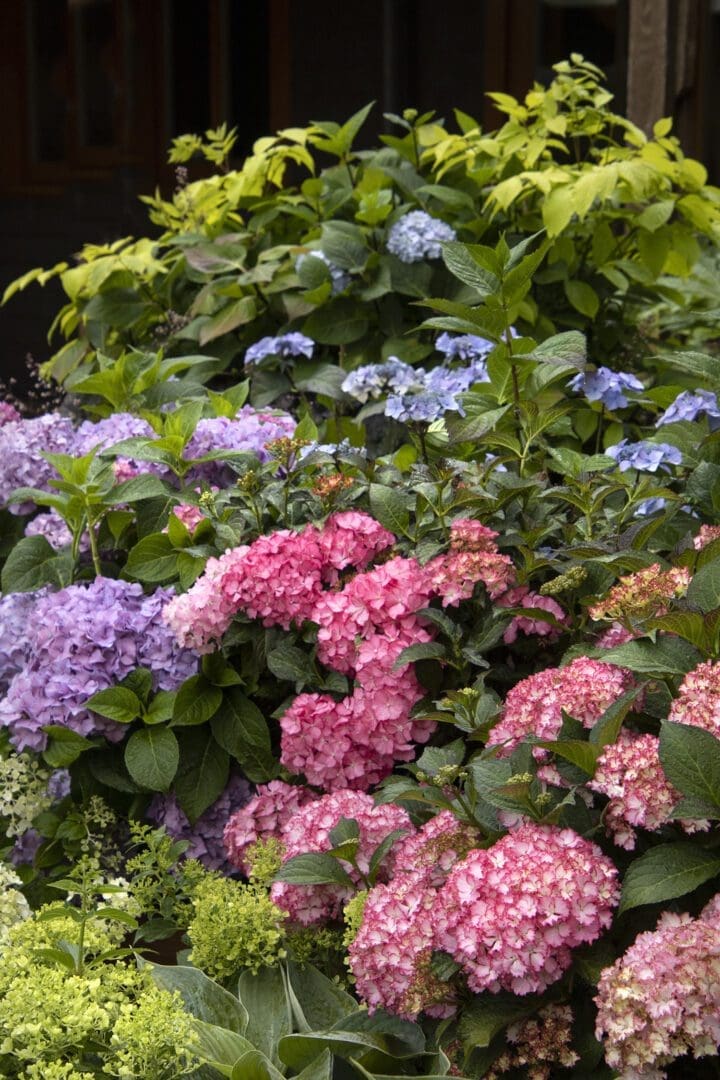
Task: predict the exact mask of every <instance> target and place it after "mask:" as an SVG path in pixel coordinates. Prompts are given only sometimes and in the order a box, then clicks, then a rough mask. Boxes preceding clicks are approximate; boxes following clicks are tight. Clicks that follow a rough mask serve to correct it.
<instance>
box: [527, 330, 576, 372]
mask: <svg viewBox="0 0 720 1080" xmlns="http://www.w3.org/2000/svg"><path fill="white" fill-rule="evenodd" d="M524 359H526V360H527V359H529V360H538V361H539V362H540V363H545V364H560V363H561V364H567V365H572V366H573V367H576V368H577V369H578V371H583V370H584V368H585V360H586V359H587V341H586V339H585V335H584V334H581V333H580V331H579V330H567V331H565V332H564V333H562V334H554V335H553V336H552V337H549V338H546V339H545V341H541V342H540V344H539V345H536V346H535V348H534V349H533V351H532V352H531V353H528V354H527V355H526V356H525V357H524Z"/></svg>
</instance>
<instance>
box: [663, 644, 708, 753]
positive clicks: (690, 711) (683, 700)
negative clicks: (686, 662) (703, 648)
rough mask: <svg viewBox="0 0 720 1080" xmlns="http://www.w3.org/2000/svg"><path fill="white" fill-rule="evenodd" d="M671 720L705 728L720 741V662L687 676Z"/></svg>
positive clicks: (698, 669) (675, 703)
mask: <svg viewBox="0 0 720 1080" xmlns="http://www.w3.org/2000/svg"><path fill="white" fill-rule="evenodd" d="M668 720H670V721H672V723H673V724H692V725H693V726H694V727H700V728H704V729H705V731H709V732H710V733H711V735H715V736H716V737H717V738H720V661H717V660H706V661H705V663H703V664H699V665H698V666H697V667H696V668H695V669H694V670H693V671H690V672H689V673H688V674H687V675H686V676H685V678H684V679H683V681H682V682H681V683H680V688H679V690H678V696H677V697H676V698H675V700H674V701H673V703H672V706H671V708H670V715H669V716H668Z"/></svg>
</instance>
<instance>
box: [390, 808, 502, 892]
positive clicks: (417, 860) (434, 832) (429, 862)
mask: <svg viewBox="0 0 720 1080" xmlns="http://www.w3.org/2000/svg"><path fill="white" fill-rule="evenodd" d="M481 841H482V836H481V834H480V833H479V831H478V830H477V829H475V828H473V826H472V825H468V824H466V823H465V822H463V821H458V819H457V818H456V817H455V815H454V814H453V813H452V811H450V810H441V811H440V813H439V814H436V815H435V817H432V818H430V820H429V821H428V822H426V823H425V824H424V825H423V826H422V828H421V829H419V830H418V831H417V832H415V833H412V835H410V836H406V837H405V838H404V839H403V840H400V841H399V842H398V844H397V845H396V847H395V850H394V854H393V874H394V875H395V876H401V875H403V874H414V875H416V876H419V877H420V878H421V879H422V880H423V882H424V883H425V884H427V885H431V886H433V887H435V888H437V887H438V886H439V885H442V883H443V882H444V881H445V879H446V877H447V875H448V873H449V872H450V870H451V869H452V868H453V866H454V865H455V863H456V862H458V861H459V860H460V859H464V858H465V856H466V855H467V854H468V852H470V851H472V850H473V848H474V847H477V846H478V844H480V843H481Z"/></svg>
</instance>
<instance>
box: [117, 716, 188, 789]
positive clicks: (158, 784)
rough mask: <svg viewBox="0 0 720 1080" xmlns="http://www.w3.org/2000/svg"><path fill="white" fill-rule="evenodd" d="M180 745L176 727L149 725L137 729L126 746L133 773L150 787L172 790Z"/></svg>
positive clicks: (129, 769) (141, 782)
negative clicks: (172, 729)
mask: <svg viewBox="0 0 720 1080" xmlns="http://www.w3.org/2000/svg"><path fill="white" fill-rule="evenodd" d="M179 761H180V748H179V746H178V741H177V739H176V738H175V736H174V735H173V733H172V731H170V730H169V729H168V728H164V727H149V728H144V729H143V730H142V731H135V732H134V733H133V734H132V735H131V736H130V738H129V740H128V744H127V746H126V747H125V764H126V766H127V770H128V772H129V773H130V776H131V777H132V778H133V780H134V781H135V782H136V783H137V784H139V785H140V786H141V787H143V788H146V789H147V790H148V791H168V790H169V788H170V785H171V784H172V782H173V779H174V777H175V773H176V772H177V767H178V763H179Z"/></svg>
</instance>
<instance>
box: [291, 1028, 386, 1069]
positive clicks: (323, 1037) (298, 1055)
mask: <svg viewBox="0 0 720 1080" xmlns="http://www.w3.org/2000/svg"><path fill="white" fill-rule="evenodd" d="M323 1050H329V1051H330V1053H331V1054H333V1055H334V1056H335V1057H339V1058H353V1057H355V1056H360V1057H362V1056H363V1055H364V1054H365V1053H366V1052H367V1051H368V1050H379V1051H380V1052H383V1040H382V1038H380V1037H379V1036H377V1035H371V1034H365V1033H362V1034H360V1033H357V1032H354V1031H325V1032H314V1031H312V1032H306V1033H305V1034H302V1035H286V1036H285V1037H284V1038H283V1039H281V1040H280V1046H279V1051H278V1052H279V1054H280V1059H281V1061H283V1062H284V1064H285V1065H289V1066H290V1067H291V1068H293V1069H296V1070H298V1069H303V1068H306V1067H307V1066H308V1065H310V1064H312V1062H313V1061H315V1060H316V1059H317V1057H318V1056H319V1055H320V1054H321V1053H322V1052H323Z"/></svg>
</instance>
